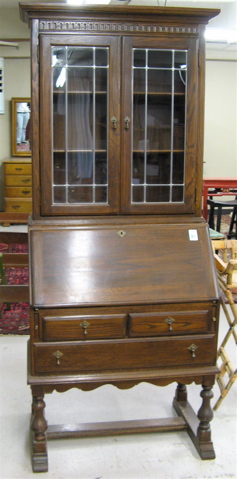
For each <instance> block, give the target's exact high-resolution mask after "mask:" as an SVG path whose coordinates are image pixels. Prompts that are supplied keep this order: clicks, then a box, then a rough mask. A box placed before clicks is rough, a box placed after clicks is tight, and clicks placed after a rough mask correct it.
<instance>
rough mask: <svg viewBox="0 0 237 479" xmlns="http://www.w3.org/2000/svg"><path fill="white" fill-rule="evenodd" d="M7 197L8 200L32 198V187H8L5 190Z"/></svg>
mask: <svg viewBox="0 0 237 479" xmlns="http://www.w3.org/2000/svg"><path fill="white" fill-rule="evenodd" d="M5 197H7V198H9V197H10V198H31V197H32V187H31V186H7V187H6V188H5Z"/></svg>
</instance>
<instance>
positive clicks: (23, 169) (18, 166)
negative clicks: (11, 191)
mask: <svg viewBox="0 0 237 479" xmlns="http://www.w3.org/2000/svg"><path fill="white" fill-rule="evenodd" d="M31 173H32V165H31V163H12V164H6V165H5V175H31Z"/></svg>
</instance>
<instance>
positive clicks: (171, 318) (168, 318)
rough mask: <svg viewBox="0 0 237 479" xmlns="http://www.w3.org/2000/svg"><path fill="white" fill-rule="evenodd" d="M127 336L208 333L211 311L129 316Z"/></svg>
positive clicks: (168, 312)
mask: <svg viewBox="0 0 237 479" xmlns="http://www.w3.org/2000/svg"><path fill="white" fill-rule="evenodd" d="M129 318H130V321H129V336H131V337H142V336H160V335H162V334H167V333H172V334H190V332H193V333H202V332H203V333H204V332H205V331H208V329H209V328H208V325H209V324H210V320H211V311H210V309H209V310H200V311H167V312H161V313H159V312H157V313H145V314H144V313H135V314H130V315H129Z"/></svg>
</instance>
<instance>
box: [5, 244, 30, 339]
mask: <svg viewBox="0 0 237 479" xmlns="http://www.w3.org/2000/svg"><path fill="white" fill-rule="evenodd" d="M0 252H1V253H27V252H28V245H27V244H10V245H7V244H4V243H0ZM5 279H6V282H7V284H29V271H28V268H6V269H5ZM29 332H30V331H29V304H28V303H10V304H9V303H0V334H29Z"/></svg>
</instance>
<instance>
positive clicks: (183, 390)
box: [175, 383, 187, 402]
mask: <svg viewBox="0 0 237 479" xmlns="http://www.w3.org/2000/svg"><path fill="white" fill-rule="evenodd" d="M175 399H176V400H177V401H178V402H180V401H187V387H186V384H180V383H178V385H177V389H176V393H175Z"/></svg>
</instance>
